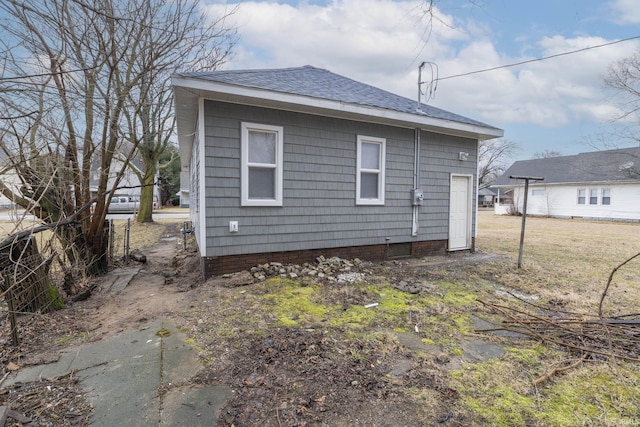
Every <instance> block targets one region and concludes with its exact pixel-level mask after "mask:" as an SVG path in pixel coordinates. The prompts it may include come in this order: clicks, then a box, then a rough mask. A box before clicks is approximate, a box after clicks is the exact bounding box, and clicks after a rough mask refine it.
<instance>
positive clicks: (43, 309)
mask: <svg viewBox="0 0 640 427" xmlns="http://www.w3.org/2000/svg"><path fill="white" fill-rule="evenodd" d="M0 267H1V268H2V273H1V275H2V280H1V281H0V289H1V290H2V291H3V293H4V294H5V298H11V299H12V303H13V307H14V310H15V311H16V312H29V313H47V312H50V311H52V310H54V309H59V308H62V307H64V303H63V301H62V299H61V298H60V294H59V292H58V290H57V288H56V287H55V286H54V285H53V283H52V282H51V280H50V279H49V273H48V268H47V267H48V264H47V262H46V261H45V260H44V259H43V258H42V255H40V252H38V246H37V244H36V240H35V238H33V237H31V238H29V239H22V240H17V241H16V242H15V243H14V244H13V245H11V246H10V247H8V248H7V249H5V250H3V251H2V253H0ZM7 302H9V301H8V300H7Z"/></svg>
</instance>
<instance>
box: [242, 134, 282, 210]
mask: <svg viewBox="0 0 640 427" xmlns="http://www.w3.org/2000/svg"><path fill="white" fill-rule="evenodd" d="M241 149H242V152H241V153H242V154H241V158H242V174H241V181H242V191H241V193H242V203H241V204H242V206H282V149H283V137H282V127H280V126H270V125H260V124H255V123H242V135H241Z"/></svg>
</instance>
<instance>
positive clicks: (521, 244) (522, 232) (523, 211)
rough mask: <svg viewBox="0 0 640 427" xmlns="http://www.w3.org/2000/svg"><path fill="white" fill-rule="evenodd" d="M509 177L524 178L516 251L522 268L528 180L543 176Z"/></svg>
mask: <svg viewBox="0 0 640 427" xmlns="http://www.w3.org/2000/svg"><path fill="white" fill-rule="evenodd" d="M509 178H511V179H524V201H523V203H522V228H521V229H520V250H519V251H518V268H522V250H523V248H524V229H525V225H526V224H527V197H528V196H529V181H544V178H539V177H533V176H510V177H509Z"/></svg>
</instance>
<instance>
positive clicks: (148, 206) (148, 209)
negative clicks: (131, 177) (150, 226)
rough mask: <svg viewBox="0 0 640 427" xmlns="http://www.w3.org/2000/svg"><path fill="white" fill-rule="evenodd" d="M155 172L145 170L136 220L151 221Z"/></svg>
mask: <svg viewBox="0 0 640 427" xmlns="http://www.w3.org/2000/svg"><path fill="white" fill-rule="evenodd" d="M154 175H155V174H151V173H149V172H145V174H144V178H143V180H142V188H141V189H140V207H139V208H138V215H137V216H136V220H137V221H138V222H153V216H152V214H153V189H154V184H153V178H154Z"/></svg>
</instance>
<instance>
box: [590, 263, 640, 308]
mask: <svg viewBox="0 0 640 427" xmlns="http://www.w3.org/2000/svg"><path fill="white" fill-rule="evenodd" d="M639 256H640V252H638V253H637V254H635V255H634V256H632V257H631V258H628V259H627V260H626V261H624V262H623V263H621V264H620V265H618V266H617V267H616V268H614V269H613V270H611V274H609V280H607V286H605V287H604V291H602V295H601V296H600V303H599V304H598V317H600V318H602V304H603V303H604V299H605V297H606V296H607V293H608V292H609V287H610V286H611V281H612V280H613V276H614V274H616V272H617V271H618V270H619V269H620V268H622V267H623V266H624V265H625V264H627V263H628V262H630V261H631V260H633V259H634V258H637V257H639Z"/></svg>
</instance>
